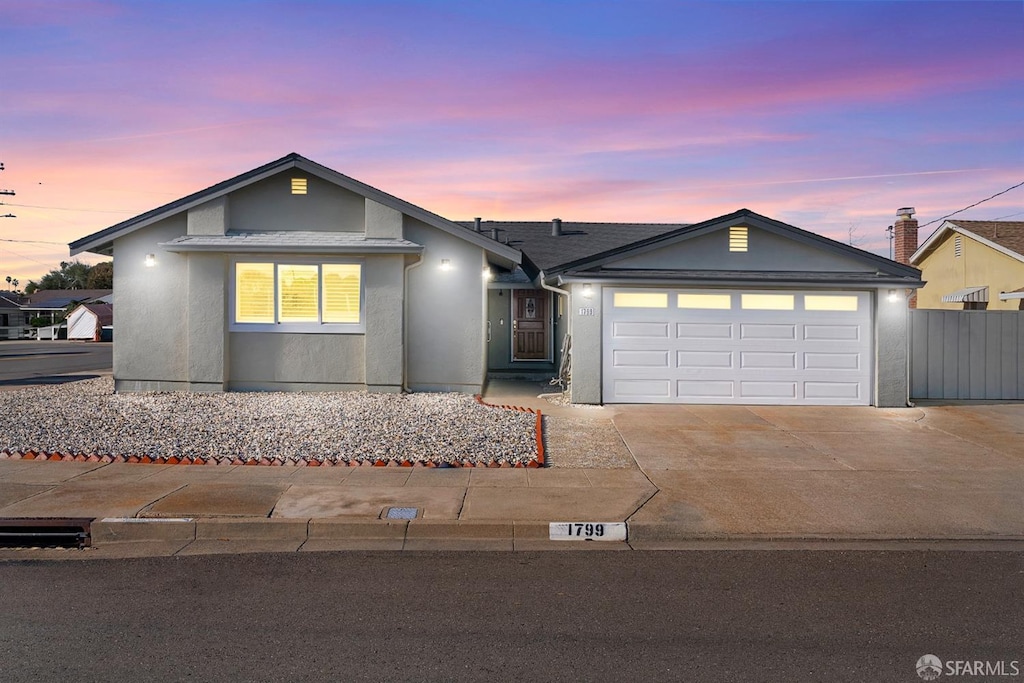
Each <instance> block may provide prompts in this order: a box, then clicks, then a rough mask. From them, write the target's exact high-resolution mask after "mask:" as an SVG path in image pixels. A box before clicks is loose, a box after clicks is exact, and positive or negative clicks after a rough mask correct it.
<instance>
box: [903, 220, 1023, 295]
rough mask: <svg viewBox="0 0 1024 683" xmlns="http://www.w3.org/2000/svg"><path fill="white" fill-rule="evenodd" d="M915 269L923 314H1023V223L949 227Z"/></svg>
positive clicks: (914, 259) (921, 252) (923, 251)
mask: <svg viewBox="0 0 1024 683" xmlns="http://www.w3.org/2000/svg"><path fill="white" fill-rule="evenodd" d="M910 265H912V266H914V267H916V268H920V269H921V279H922V280H924V281H925V282H926V283H927V284H925V286H924V287H923V288H922V289H919V290H917V307H918V308H944V309H952V310H960V309H964V310H966V309H981V310H985V309H987V310H990V311H994V310H1018V309H1024V221H949V220H947V221H945V222H944V223H943V224H942V225H941V226H940V227H939V229H938V230H936V231H935V232H934V233H932V235H931V236H930V237H929V238H928V239H927V240H925V242H924V244H922V245H921V246H920V247H919V248H918V250H917V251H915V252H914V254H913V256H911V257H910Z"/></svg>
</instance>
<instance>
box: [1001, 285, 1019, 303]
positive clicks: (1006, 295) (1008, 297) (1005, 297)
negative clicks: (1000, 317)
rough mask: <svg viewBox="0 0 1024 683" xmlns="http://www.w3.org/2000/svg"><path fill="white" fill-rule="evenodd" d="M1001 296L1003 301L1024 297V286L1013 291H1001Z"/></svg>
mask: <svg viewBox="0 0 1024 683" xmlns="http://www.w3.org/2000/svg"><path fill="white" fill-rule="evenodd" d="M999 298H1000V300H1002V301H1009V300H1011V299H1024V287H1021V288H1020V289H1015V290H1013V291H1012V292H999Z"/></svg>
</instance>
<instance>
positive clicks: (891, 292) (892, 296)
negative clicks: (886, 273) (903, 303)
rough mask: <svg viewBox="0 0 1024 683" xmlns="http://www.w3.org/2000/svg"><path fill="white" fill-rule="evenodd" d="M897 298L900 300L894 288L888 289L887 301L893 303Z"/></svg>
mask: <svg viewBox="0 0 1024 683" xmlns="http://www.w3.org/2000/svg"><path fill="white" fill-rule="evenodd" d="M899 300H900V297H899V295H898V294H897V293H896V290H895V289H890V290H889V303H893V304H894V303H896V302H897V301H899Z"/></svg>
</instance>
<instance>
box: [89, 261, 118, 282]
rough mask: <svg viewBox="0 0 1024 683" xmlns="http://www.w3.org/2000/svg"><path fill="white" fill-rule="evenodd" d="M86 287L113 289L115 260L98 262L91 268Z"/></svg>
mask: <svg viewBox="0 0 1024 683" xmlns="http://www.w3.org/2000/svg"><path fill="white" fill-rule="evenodd" d="M85 288H86V289H113V288H114V262H113V261H103V262H102V263H97V264H96V265H95V266H93V267H92V268H91V269H90V270H89V276H88V277H87V278H86V280H85Z"/></svg>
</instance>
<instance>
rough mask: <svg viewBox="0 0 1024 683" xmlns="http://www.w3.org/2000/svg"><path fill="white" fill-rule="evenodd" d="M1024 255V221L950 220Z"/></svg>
mask: <svg viewBox="0 0 1024 683" xmlns="http://www.w3.org/2000/svg"><path fill="white" fill-rule="evenodd" d="M950 223H952V224H953V225H956V226H957V227H959V228H963V229H964V230H966V231H967V232H973V233H974V234H975V235H977V236H978V237H984V238H985V239H987V240H988V241H989V242H994V243H995V244H998V245H999V246H1001V247H1005V248H1007V249H1009V250H1010V251H1014V252H1016V253H1018V254H1020V255H1021V256H1022V257H1024V221H950Z"/></svg>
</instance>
